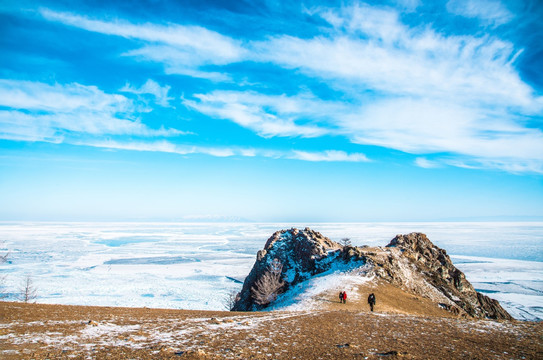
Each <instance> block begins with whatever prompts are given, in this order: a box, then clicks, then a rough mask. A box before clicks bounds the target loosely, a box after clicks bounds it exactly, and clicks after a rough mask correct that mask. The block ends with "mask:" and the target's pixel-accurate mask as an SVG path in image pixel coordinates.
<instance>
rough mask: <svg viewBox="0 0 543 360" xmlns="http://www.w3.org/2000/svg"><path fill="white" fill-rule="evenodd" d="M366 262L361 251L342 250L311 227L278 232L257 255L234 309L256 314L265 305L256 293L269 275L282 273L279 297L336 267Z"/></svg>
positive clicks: (345, 248) (347, 248) (338, 245)
mask: <svg viewBox="0 0 543 360" xmlns="http://www.w3.org/2000/svg"><path fill="white" fill-rule="evenodd" d="M363 260H364V258H363V257H362V253H361V251H360V250H359V249H357V248H354V247H343V246H342V245H340V244H338V243H336V242H334V241H332V240H330V239H328V238H327V237H324V236H322V235H321V234H320V233H318V232H316V231H313V230H311V229H309V228H306V229H304V230H298V229H290V230H281V231H277V232H275V233H274V234H273V235H272V236H271V237H270V238H269V239H268V241H267V242H266V245H265V246H264V249H263V250H260V251H259V252H258V253H257V256H256V262H255V264H254V266H253V268H252V270H251V272H250V273H249V275H248V276H247V278H246V279H245V281H244V283H243V288H242V290H241V292H240V293H239V295H238V298H237V301H236V302H235V304H234V307H233V308H232V310H234V311H254V310H260V309H262V308H264V307H265V306H266V304H261V303H259V301H256V300H257V299H255V294H254V292H255V291H254V290H257V289H258V287H259V286H258V285H259V281H261V279H262V278H263V277H264V276H265V274H267V273H268V274H269V273H270V272H271V273H273V272H275V271H279V272H280V278H281V279H282V284H278V285H280V286H278V288H277V289H276V294H279V293H282V292H285V291H287V290H288V289H289V288H290V287H292V286H294V285H296V284H298V283H300V282H302V281H305V280H307V279H309V278H310V277H312V276H314V275H317V274H320V273H323V272H325V271H328V270H330V269H331V267H332V266H333V265H338V264H344V265H350V264H352V266H353V267H354V266H362V265H363ZM270 295H272V296H273V295H274V294H270ZM270 300H272V299H271V298H270Z"/></svg>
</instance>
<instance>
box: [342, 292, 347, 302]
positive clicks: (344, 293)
mask: <svg viewBox="0 0 543 360" xmlns="http://www.w3.org/2000/svg"><path fill="white" fill-rule="evenodd" d="M343 303H344V304H346V303H347V291H344V292H343Z"/></svg>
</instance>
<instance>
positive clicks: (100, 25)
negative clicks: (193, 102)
mask: <svg viewBox="0 0 543 360" xmlns="http://www.w3.org/2000/svg"><path fill="white" fill-rule="evenodd" d="M40 14H41V15H42V16H43V17H44V18H45V19H47V20H49V21H55V22H60V23H62V24H64V25H68V26H74V27H77V28H80V29H84V30H87V31H92V32H96V33H100V34H104V35H114V36H120V37H124V38H126V39H131V40H141V41H144V45H143V46H142V47H140V48H137V49H134V50H131V51H128V52H126V53H125V54H124V55H125V56H132V57H137V58H141V59H143V60H146V61H153V62H159V63H162V64H163V65H164V66H165V70H166V72H167V73H169V74H181V75H188V76H192V77H200V78H205V79H210V80H225V79H227V76H225V75H223V74H220V73H217V72H213V71H207V70H202V69H201V68H202V67H205V66H208V65H225V64H229V63H232V62H236V61H239V60H241V59H242V58H243V56H244V55H243V54H244V49H243V48H242V47H241V45H240V42H239V41H236V40H234V39H232V38H230V37H228V36H224V35H222V34H219V33H217V32H214V31H211V30H208V29H206V28H204V27H201V26H183V25H178V24H168V25H158V24H151V23H144V24H133V23H130V22H128V21H125V20H115V21H102V20H94V19H90V18H87V17H85V16H81V15H77V14H72V13H66V12H57V11H53V10H50V9H46V8H42V9H40Z"/></svg>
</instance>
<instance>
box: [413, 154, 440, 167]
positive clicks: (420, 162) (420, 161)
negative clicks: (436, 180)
mask: <svg viewBox="0 0 543 360" xmlns="http://www.w3.org/2000/svg"><path fill="white" fill-rule="evenodd" d="M415 165H417V166H418V167H421V168H425V169H433V168H438V167H440V164H439V163H438V162H435V161H432V160H428V159H426V158H423V157H418V158H416V159H415Z"/></svg>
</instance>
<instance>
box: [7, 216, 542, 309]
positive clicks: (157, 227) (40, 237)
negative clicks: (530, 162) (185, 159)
mask: <svg viewBox="0 0 543 360" xmlns="http://www.w3.org/2000/svg"><path fill="white" fill-rule="evenodd" d="M306 226H309V227H310V228H312V229H314V230H316V231H319V232H321V233H322V234H323V235H324V236H327V237H329V238H331V239H332V240H335V241H339V240H340V239H341V238H344V237H349V238H351V240H352V243H353V245H357V246H359V245H364V244H367V245H370V246H376V245H381V246H384V245H386V244H387V243H388V242H389V241H390V240H391V239H392V238H393V237H394V236H395V235H396V234H400V233H402V234H405V233H409V232H412V231H418V232H423V233H425V234H427V235H428V237H429V239H430V240H431V241H432V242H434V243H435V244H436V245H437V246H439V247H442V248H444V249H446V250H447V252H448V253H449V255H451V259H452V260H453V262H454V264H455V265H456V266H457V267H458V268H459V269H460V270H462V271H464V272H465V274H466V277H467V278H468V280H469V281H470V282H472V284H473V285H474V287H475V288H476V289H477V290H478V291H481V292H483V293H485V294H486V295H489V296H490V297H492V298H495V299H497V300H499V301H500V303H501V304H502V306H504V308H505V309H506V310H507V311H509V312H510V313H511V314H512V315H513V316H514V317H516V318H518V319H528V320H533V319H539V320H541V319H543V280H542V279H543V247H542V245H543V223H533V222H532V223H358V224H331V223H322V224H272V223H265V224H259V223H30V222H17V223H15V222H2V223H0V240H3V241H4V243H3V244H1V243H0V246H2V247H3V248H4V250H5V251H9V252H10V258H9V260H10V261H9V263H7V264H4V265H1V266H0V271H1V272H2V275H6V281H5V285H6V288H5V290H6V291H7V292H8V294H9V296H10V297H9V298H8V300H9V299H11V300H13V299H15V296H16V295H17V293H18V291H19V290H20V287H21V286H22V282H23V280H24V278H25V276H26V275H30V276H32V278H33V280H34V284H35V287H36V288H37V291H38V299H37V300H38V302H40V303H56V304H74V305H103V306H131V307H144V306H146V307H155V308H181V309H199V310H224V309H225V298H226V297H227V294H228V293H229V292H232V291H239V289H241V285H242V284H241V282H242V281H243V280H244V278H245V276H246V275H247V274H248V273H249V271H250V269H251V267H252V266H253V263H254V261H255V256H256V253H257V251H258V250H260V249H262V248H263V246H264V244H265V242H266V240H267V239H268V238H269V237H270V236H271V235H272V234H273V232H275V231H277V230H280V229H288V228H291V227H298V228H305V227H306ZM0 250H1V249H0ZM338 276H346V275H345V274H344V273H342V272H340V271H339V270H338V271H331V272H328V275H321V276H319V277H317V278H315V279H312V280H310V281H309V282H307V283H306V284H304V285H303V286H302V287H300V288H299V289H297V293H296V297H297V298H298V300H299V301H298V302H297V303H296V304H294V303H291V304H283V305H285V306H287V307H288V308H289V309H292V310H295V309H298V308H300V307H304V306H309V307H310V306H311V304H310V300H309V299H310V298H311V296H313V295H316V294H318V293H319V292H322V291H321V290H325V289H326V288H328V287H334V286H336V285H337V281H339V280H338ZM353 281H354V280H353ZM354 283H355V282H354ZM354 283H353V284H354ZM335 284H336V285H335ZM278 305H279V304H278Z"/></svg>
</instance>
